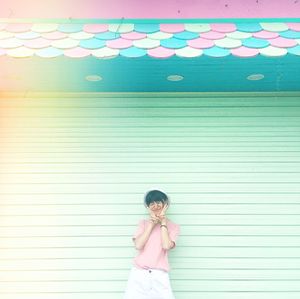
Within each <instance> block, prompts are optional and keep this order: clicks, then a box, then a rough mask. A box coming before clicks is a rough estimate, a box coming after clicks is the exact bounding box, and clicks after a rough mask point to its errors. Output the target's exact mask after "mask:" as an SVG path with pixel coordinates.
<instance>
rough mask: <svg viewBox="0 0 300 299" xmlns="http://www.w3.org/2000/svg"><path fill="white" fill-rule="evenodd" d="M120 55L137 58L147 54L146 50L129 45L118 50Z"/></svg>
mask: <svg viewBox="0 0 300 299" xmlns="http://www.w3.org/2000/svg"><path fill="white" fill-rule="evenodd" d="M120 55H121V56H124V57H130V58H138V57H142V56H145V55H147V51H146V50H144V49H140V48H136V47H130V48H127V49H123V50H120Z"/></svg>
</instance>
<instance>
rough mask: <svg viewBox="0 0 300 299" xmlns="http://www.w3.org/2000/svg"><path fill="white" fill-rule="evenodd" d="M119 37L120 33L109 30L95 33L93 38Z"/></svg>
mask: <svg viewBox="0 0 300 299" xmlns="http://www.w3.org/2000/svg"><path fill="white" fill-rule="evenodd" d="M119 37H120V33H117V32H110V31H106V32H101V33H97V34H96V35H95V38H98V39H103V40H112V39H117V38H119Z"/></svg>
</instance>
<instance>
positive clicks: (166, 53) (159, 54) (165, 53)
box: [147, 47, 175, 58]
mask: <svg viewBox="0 0 300 299" xmlns="http://www.w3.org/2000/svg"><path fill="white" fill-rule="evenodd" d="M147 53H148V55H149V56H151V57H154V58H169V57H171V56H173V55H175V51H174V50H173V49H167V48H164V47H157V48H155V49H150V50H148V51H147Z"/></svg>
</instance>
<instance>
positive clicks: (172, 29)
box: [160, 24, 185, 33]
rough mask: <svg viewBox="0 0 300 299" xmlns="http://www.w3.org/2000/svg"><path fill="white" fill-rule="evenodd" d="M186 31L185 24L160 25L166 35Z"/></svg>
mask: <svg viewBox="0 0 300 299" xmlns="http://www.w3.org/2000/svg"><path fill="white" fill-rule="evenodd" d="M184 30H185V27H184V24H160V31H162V32H166V33H179V32H182V31H184Z"/></svg>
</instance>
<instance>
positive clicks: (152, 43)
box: [133, 38, 160, 49]
mask: <svg viewBox="0 0 300 299" xmlns="http://www.w3.org/2000/svg"><path fill="white" fill-rule="evenodd" d="M133 45H134V46H135V47H137V48H141V49H153V48H157V47H159V46H160V41H159V40H157V39H151V38H143V39H139V40H134V41H133Z"/></svg>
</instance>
